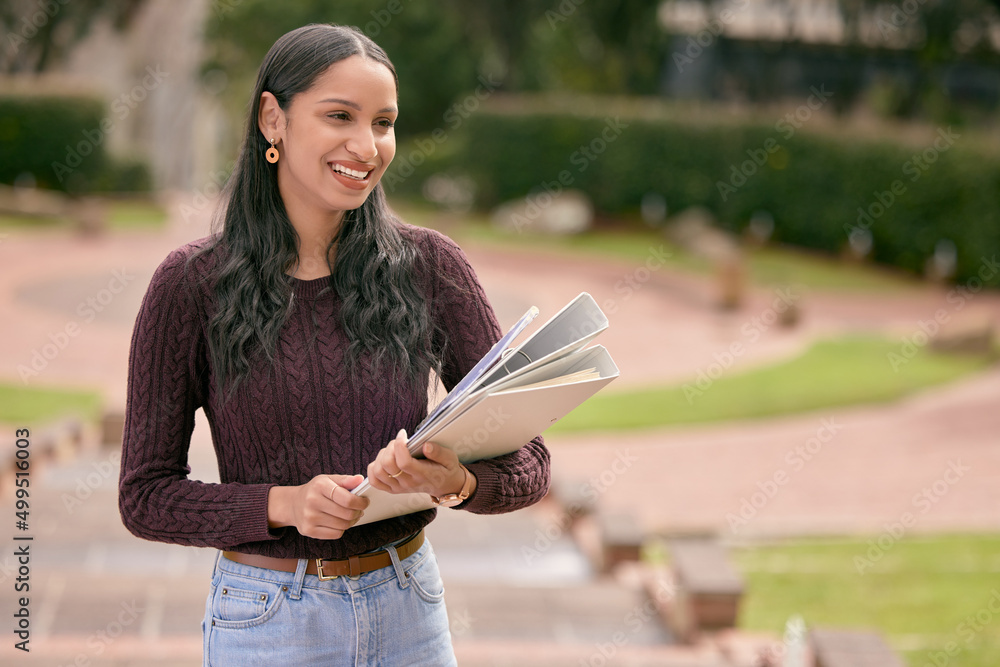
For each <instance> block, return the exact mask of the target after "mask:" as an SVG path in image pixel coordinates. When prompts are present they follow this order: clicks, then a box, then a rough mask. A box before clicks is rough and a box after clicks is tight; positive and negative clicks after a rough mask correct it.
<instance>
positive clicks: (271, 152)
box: [264, 139, 278, 164]
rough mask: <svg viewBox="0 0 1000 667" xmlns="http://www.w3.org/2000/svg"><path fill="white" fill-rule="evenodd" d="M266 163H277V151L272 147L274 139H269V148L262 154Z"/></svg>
mask: <svg viewBox="0 0 1000 667" xmlns="http://www.w3.org/2000/svg"><path fill="white" fill-rule="evenodd" d="M264 157H266V158H267V161H268V162H270V163H271V164H274V163H275V162H277V161H278V149H277V148H275V147H274V139H271V147H270V148H268V149H267V153H265V154H264Z"/></svg>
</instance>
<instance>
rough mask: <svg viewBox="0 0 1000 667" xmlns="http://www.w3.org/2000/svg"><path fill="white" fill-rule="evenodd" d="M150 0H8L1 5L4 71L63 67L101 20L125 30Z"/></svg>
mask: <svg viewBox="0 0 1000 667" xmlns="http://www.w3.org/2000/svg"><path fill="white" fill-rule="evenodd" d="M146 1H147V0H73V1H72V2H67V1H66V0H49V1H48V2H39V1H38V0H5V1H4V2H2V3H0V31H2V32H3V33H4V34H5V35H6V37H5V38H4V48H3V50H2V52H0V72H2V73H4V74H17V73H21V72H35V73H37V72H43V71H46V70H49V69H54V68H56V67H59V66H60V65H62V64H63V61H64V59H65V57H66V56H67V54H68V53H69V52H70V50H71V49H72V48H73V47H74V46H75V45H76V44H77V43H79V42H80V41H81V40H82V39H83V38H84V37H86V36H87V34H88V33H89V32H90V28H91V26H92V25H93V24H94V23H95V22H96V21H98V20H100V19H104V18H106V19H110V21H111V25H112V27H114V28H115V29H116V30H119V31H120V30H124V29H125V28H127V27H128V25H129V24H130V22H131V21H132V19H133V17H135V15H136V14H137V13H138V11H139V9H140V8H141V7H142V5H143V4H144V3H145V2H146Z"/></svg>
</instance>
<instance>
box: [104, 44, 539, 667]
mask: <svg viewBox="0 0 1000 667" xmlns="http://www.w3.org/2000/svg"><path fill="white" fill-rule="evenodd" d="M396 107H397V81H396V74H395V70H394V68H393V66H392V64H391V63H390V61H389V59H388V57H387V56H386V54H385V53H384V52H383V51H382V50H381V49H380V48H379V47H378V46H377V45H375V44H374V43H373V42H372V41H371V40H369V39H368V38H367V37H365V36H364V35H363V34H362V33H360V32H358V31H356V30H354V29H351V28H345V27H340V26H330V25H310V26H306V27H304V28H300V29H298V30H294V31H292V32H290V33H288V34H286V35H284V36H283V37H281V38H280V39H279V40H278V41H277V42H276V43H275V44H274V46H273V47H272V48H271V50H270V51H269V52H268V54H267V56H266V57H265V59H264V62H263V64H262V65H261V68H260V72H259V73H258V78H257V84H256V87H255V89H254V92H253V96H252V98H251V104H250V114H249V118H248V122H247V129H246V134H245V136H244V140H243V145H242V149H241V151H240V155H239V158H238V161H237V165H236V168H235V171H234V172H233V175H232V177H231V178H230V181H229V184H228V185H227V188H226V193H225V198H224V203H225V207H224V209H223V212H222V214H221V216H220V217H221V220H222V229H221V231H220V232H219V233H217V234H215V235H213V236H212V237H209V238H206V239H202V240H200V241H196V242H194V243H191V244H189V245H187V246H184V247H182V248H180V249H178V250H176V251H174V252H173V253H171V254H170V256H168V257H167V259H166V260H165V261H164V262H163V263H162V264H161V265H160V267H159V268H158V269H157V271H156V273H155V275H154V276H153V279H152V282H151V283H150V286H149V288H148V291H147V293H146V296H145V299H144V300H143V304H142V307H141V310H140V313H139V316H138V318H137V320H136V326H135V332H134V335H133V341H132V348H131V354H130V362H129V364H130V365H129V390H128V407H127V420H126V426H125V439H124V445H123V454H122V471H121V481H120V501H119V504H120V509H121V514H122V519H123V521H124V523H125V525H126V526H127V527H128V529H129V530H130V531H132V532H133V533H134V534H135V535H137V536H139V537H142V538H146V539H151V540H159V541H163V542H171V543H176V544H188V545H194V546H207V547H214V548H216V549H219V550H220V554H219V556H218V558H217V560H216V566H215V570H214V573H213V577H212V585H211V589H210V592H209V596H208V600H207V603H206V612H205V620H204V623H203V629H204V635H205V649H204V650H205V664H206V665H231V664H239V665H241V666H248V665H257V664H260V665H269V666H273V665H340V664H344V665H380V666H385V665H448V664H454V654H453V651H452V647H451V638H450V634H449V631H448V617H447V613H446V611H445V607H444V603H443V586H442V584H441V579H440V576H439V574H438V570H437V564H436V560H435V558H434V555H433V551H432V549H431V546H430V544H429V543H428V542H427V541H426V540H425V539H424V535H423V528H424V526H425V525H427V524H428V523H429V522H430V521H431V520H432V519H433V518H434V516H435V512H436V510H428V511H423V512H418V513H414V514H408V515H405V516H401V517H396V518H393V519H388V520H385V521H379V522H375V523H371V524H365V525H361V526H357V527H353V528H352V526H353V525H354V524H355V522H357V521H358V519H359V517H360V516H361V515H362V514H363V512H364V509H365V507H366V505H367V502H368V501H367V500H365V499H363V498H360V497H358V496H355V495H353V494H352V493H350V490H351V489H352V488H354V487H355V486H356V485H357V484H358V483H360V481H361V479H362V476H361V475H362V474H367V475H368V476H369V478H370V479H371V480H372V483H373V485H374V486H375V487H376V488H379V489H382V490H385V491H390V492H393V493H407V492H413V491H420V492H425V493H429V494H431V495H432V496H434V497H436V498H438V499H440V500H441V501H442V504H444V505H446V506H454V507H457V508H458V509H464V510H467V511H470V512H475V513H483V514H489V513H500V512H508V511H513V510H516V509H519V508H521V507H525V506H527V505H530V504H532V503H534V502H537V501H538V500H539V499H541V497H542V496H544V494H545V492H546V490H547V488H548V483H549V457H548V452H547V450H546V448H545V446H544V444H543V443H542V439H541V438H537V439H535V440H533V441H532V442H530V443H528V444H527V445H526V446H525V447H523V448H522V449H521V450H519V451H518V452H515V453H513V454H509V455H506V456H503V457H500V458H497V459H492V460H488V461H481V462H477V463H471V464H469V465H467V466H463V465H461V464H460V463H459V461H458V460H457V459H456V456H455V455H454V454H453V453H452V452H451V451H450V450H448V449H445V448H442V447H437V446H434V445H433V444H428V445H427V446H425V447H424V449H423V452H422V453H423V455H424V458H419V459H418V458H414V457H412V456H410V454H409V452H408V451H407V449H406V447H405V442H406V431H407V430H411V431H412V429H413V428H414V427H415V426H416V425H417V424H418V423H419V422H420V421H421V420H422V419H423V417H424V416H425V415H426V412H427V389H428V376H429V374H430V372H431V371H434V372H436V373H437V374H438V375H439V376H440V377H441V379H442V380H443V382H444V384H445V386H446V387H448V388H449V389H450V388H451V387H452V386H453V385H454V384H456V383H457V381H458V380H460V379H461V378H462V377H463V376H464V374H465V373H466V372H467V371H468V370H469V369H470V368H471V367H472V366H473V365H474V364H475V362H476V361H477V360H478V359H479V358H480V357H481V356H482V355H483V354H484V353H485V352H486V351H487V350H488V349H489V348H490V347H491V346H492V344H493V343H494V342H495V341H496V340H497V339H498V338H499V335H500V329H499V326H498V324H497V321H496V317H495V315H494V313H493V311H492V309H491V307H490V305H489V302H488V300H487V298H486V295H485V294H484V292H483V290H482V287H481V286H480V284H479V282H478V280H477V279H476V276H475V274H474V272H473V270H472V268H471V267H470V266H469V264H468V262H467V260H466V258H465V256H464V255H463V253H462V252H461V250H460V249H459V248H458V247H457V246H456V245H455V244H454V243H453V242H452V241H450V240H449V239H447V238H446V237H444V236H443V235H441V234H438V233H436V232H433V231H430V230H426V229H420V228H417V227H413V226H409V225H406V224H404V223H402V222H400V221H398V220H397V219H396V218H395V217H394V216H393V214H392V213H391V212H390V210H389V208H388V206H387V205H386V202H385V196H384V193H383V190H382V187H381V186H380V185H379V179H380V178H381V177H382V175H383V174H384V173H385V170H386V168H387V167H388V166H389V163H390V162H391V161H392V158H393V155H394V153H395V136H394V134H393V123H394V122H395V120H396V116H397V108H396ZM199 407H200V408H202V409H203V410H204V411H205V415H206V416H207V417H208V421H209V423H210V425H211V430H212V440H213V442H214V445H215V450H216V455H217V458H218V465H219V474H220V479H221V483H219V484H207V483H203V482H200V481H197V480H192V479H188V477H187V474H188V472H189V468H188V467H187V450H188V446H189V443H190V436H191V431H192V429H193V426H194V412H195V410H196V409H197V408H199Z"/></svg>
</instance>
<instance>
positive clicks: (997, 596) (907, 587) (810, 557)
mask: <svg viewBox="0 0 1000 667" xmlns="http://www.w3.org/2000/svg"><path fill="white" fill-rule="evenodd" d="M879 537H880V536H879V535H873V536H871V537H859V538H855V539H836V540H813V541H807V542H794V543H789V544H780V545H777V546H754V547H747V548H741V549H737V550H736V551H735V552H734V553H733V557H734V561H735V564H736V565H737V568H738V569H739V570H740V571H742V572H743V574H744V576H745V578H746V584H747V592H746V596H745V597H744V600H743V607H742V610H741V615H740V626H741V627H744V628H748V629H753V630H766V631H769V632H773V633H775V634H777V635H778V636H780V635H781V633H782V629H783V627H784V625H785V622H786V621H787V620H788V618H789V617H790V616H792V615H793V614H798V615H800V616H802V617H803V619H804V620H805V621H806V624H807V625H808V626H810V627H816V626H828V627H838V628H872V629H876V630H878V631H879V632H880V633H881V634H882V635H883V636H884V637H885V638H886V640H887V641H888V643H889V644H890V645H891V646H892V647H893V648H894V649H896V650H897V651H898V652H900V653H901V654H903V655H904V656H905V657H906V658H907V660H908V661H909V664H910V667H924V666H925V665H941V666H944V665H947V667H996V666H997V665H1000V536H998V535H973V536H967V535H959V536H934V537H926V538H906V537H904V538H903V539H901V540H899V541H896V540H895V539H890V536H889V535H888V534H886V535H885V536H883V537H882V545H883V546H884V547H887V548H885V549H879V548H878V547H877V545H876V546H875V550H872V548H873V545H872V542H876V541H878V540H879ZM869 562H870V563H871V565H868V564H867V563H869ZM859 570H860V571H861V572H862V573H859ZM991 604H992V609H991V608H990V605H991ZM977 628H978V629H977ZM950 642H954V645H953V646H951V647H949V646H948V645H949V643H950ZM946 647H948V648H950V649H951V650H952V654H953V655H951V656H942V655H941V652H943V651H944V650H945V649H946ZM934 658H937V659H938V660H939V661H938V662H934Z"/></svg>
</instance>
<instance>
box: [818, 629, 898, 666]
mask: <svg viewBox="0 0 1000 667" xmlns="http://www.w3.org/2000/svg"><path fill="white" fill-rule="evenodd" d="M809 643H810V645H811V648H812V653H813V656H814V662H813V665H814V667H906V665H905V664H904V663H903V661H902V659H901V658H900V657H899V656H898V655H896V654H895V652H893V650H892V649H891V648H889V645H888V644H886V643H885V640H883V639H882V637H881V635H879V634H878V633H876V632H873V631H867V630H834V629H830V628H813V630H811V631H810V632H809Z"/></svg>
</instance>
